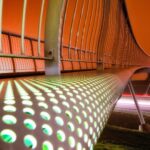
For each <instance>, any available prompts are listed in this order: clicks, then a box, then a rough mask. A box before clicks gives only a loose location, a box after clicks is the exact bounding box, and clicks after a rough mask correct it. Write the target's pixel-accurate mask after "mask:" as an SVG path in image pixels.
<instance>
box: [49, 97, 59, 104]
mask: <svg viewBox="0 0 150 150" xmlns="http://www.w3.org/2000/svg"><path fill="white" fill-rule="evenodd" d="M50 102H52V103H54V104H58V100H57V99H56V98H50Z"/></svg>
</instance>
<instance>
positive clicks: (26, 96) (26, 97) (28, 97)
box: [21, 95, 31, 100]
mask: <svg viewBox="0 0 150 150" xmlns="http://www.w3.org/2000/svg"><path fill="white" fill-rule="evenodd" d="M30 98H31V97H30V96H28V95H24V96H21V99H26V100H28V99H30Z"/></svg>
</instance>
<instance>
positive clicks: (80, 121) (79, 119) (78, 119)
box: [76, 116, 82, 124]
mask: <svg viewBox="0 0 150 150" xmlns="http://www.w3.org/2000/svg"><path fill="white" fill-rule="evenodd" d="M76 120H77V122H78V123H79V124H81V123H82V120H81V118H80V117H79V116H76Z"/></svg>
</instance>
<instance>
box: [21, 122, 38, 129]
mask: <svg viewBox="0 0 150 150" xmlns="http://www.w3.org/2000/svg"><path fill="white" fill-rule="evenodd" d="M24 125H25V127H26V128H28V129H30V130H34V129H35V128H36V123H35V122H34V121H33V120H31V119H25V120H24Z"/></svg>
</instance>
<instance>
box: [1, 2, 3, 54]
mask: <svg viewBox="0 0 150 150" xmlns="http://www.w3.org/2000/svg"><path fill="white" fill-rule="evenodd" d="M2 19H3V0H0V53H2V52H3V50H2Z"/></svg>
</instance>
